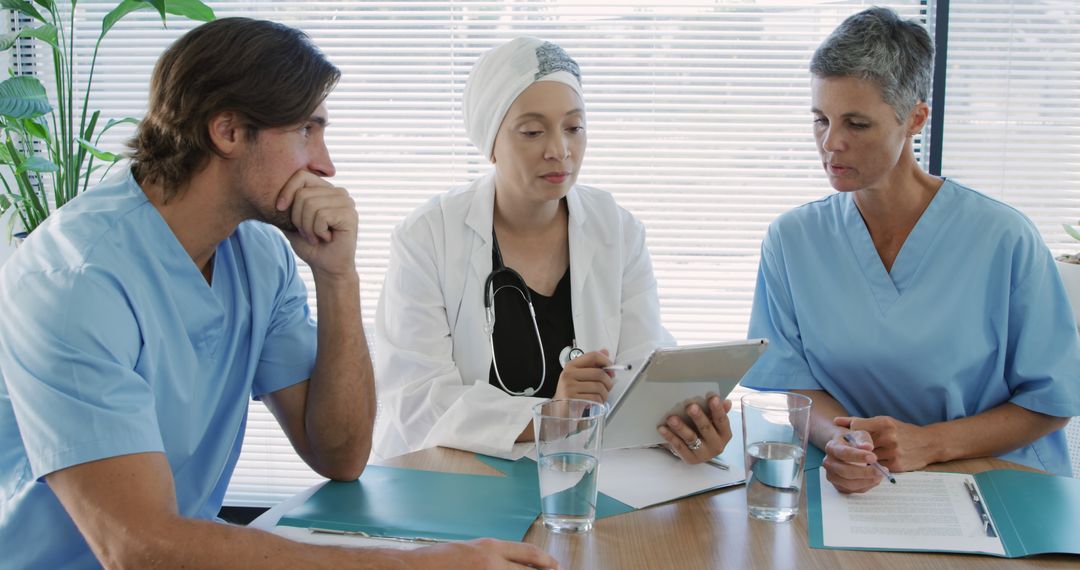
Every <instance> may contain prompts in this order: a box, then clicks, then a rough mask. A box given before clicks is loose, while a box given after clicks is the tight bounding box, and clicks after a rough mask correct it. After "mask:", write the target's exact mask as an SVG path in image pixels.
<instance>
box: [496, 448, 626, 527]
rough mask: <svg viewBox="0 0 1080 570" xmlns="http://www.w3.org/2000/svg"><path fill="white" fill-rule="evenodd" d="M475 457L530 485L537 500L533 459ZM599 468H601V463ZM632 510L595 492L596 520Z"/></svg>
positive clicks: (537, 478) (624, 504) (508, 476)
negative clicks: (513, 459)
mask: <svg viewBox="0 0 1080 570" xmlns="http://www.w3.org/2000/svg"><path fill="white" fill-rule="evenodd" d="M476 458H477V459H479V460H480V461H482V462H483V463H485V464H487V465H488V466H489V467H491V468H493V469H497V470H499V471H501V472H503V473H504V474H505V475H506V477H507V478H508V479H517V480H519V481H521V483H522V484H523V485H530V486H531V487H532V489H533V493H535V495H536V497H537V500H538V501H539V497H540V474H539V472H537V470H536V469H537V467H536V462H535V461H533V460H532V459H529V458H528V457H522V458H521V459H518V460H517V461H510V460H509V459H499V458H497V457H491V456H489V455H481V454H479V453H477V454H476ZM600 468H601V469H603V465H602V464H601V467H600ZM633 510H634V507H631V506H630V505H627V504H626V503H623V502H621V501H616V500H615V499H612V498H611V497H609V496H607V495H605V494H603V493H599V492H598V493H596V518H597V520H599V519H603V518H607V517H613V516H615V515H621V514H625V513H629V512H631V511H633Z"/></svg>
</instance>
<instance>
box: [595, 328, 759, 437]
mask: <svg viewBox="0 0 1080 570" xmlns="http://www.w3.org/2000/svg"><path fill="white" fill-rule="evenodd" d="M768 345H769V342H768V341H767V340H765V339H763V338H756V339H750V340H738V341H731V342H717V343H707V344H695V345H689V346H676V347H662V348H657V349H656V350H654V351H653V352H652V354H650V355H649V357H648V358H647V359H646V360H645V363H644V364H643V365H642V366H641V367H640V368H639V369H638V371H637V374H635V375H634V377H633V378H632V379H631V380H630V381H629V382H628V383H627V384H626V388H625V389H623V390H621V391H620V390H618V389H616V390H614V391H613V392H612V395H611V398H610V399H609V401H608V413H607V420H606V422H605V424H604V449H624V448H628V447H644V446H649V445H656V444H659V443H663V442H664V438H663V437H661V436H660V434H659V433H658V432H657V431H656V426H658V425H660V424H662V423H663V422H664V420H665V419H666V418H667V416H668V415H669V414H670V413H671V411H672V410H673V409H674V407H675V406H678V405H679V404H681V403H682V402H683V401H684V400H687V399H690V398H696V397H702V396H705V395H706V394H707V393H709V392H715V393H717V394H719V395H720V396H721V397H726V396H727V395H728V394H730V393H731V390H732V389H733V388H735V386H736V385H737V384H738V383H739V380H742V377H743V375H744V374H746V372H747V371H748V370H750V367H751V366H753V365H754V362H756V361H757V359H758V357H760V356H761V354H762V353H763V352H765V349H766V348H767V347H768Z"/></svg>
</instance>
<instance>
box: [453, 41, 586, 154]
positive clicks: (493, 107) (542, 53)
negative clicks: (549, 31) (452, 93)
mask: <svg viewBox="0 0 1080 570" xmlns="http://www.w3.org/2000/svg"><path fill="white" fill-rule="evenodd" d="M537 81H557V82H559V83H563V84H566V85H568V86H570V87H571V88H572V89H573V90H574V91H576V92H577V94H578V95H579V96H580V95H581V70H580V69H579V68H578V64H577V62H575V61H574V60H573V59H571V58H570V56H569V55H567V54H566V52H565V51H563V49H562V48H561V47H559V46H557V45H555V44H553V43H551V42H545V41H544V40H541V39H537V38H531V37H521V38H517V39H514V40H511V41H509V42H506V43H504V44H502V45H500V46H498V47H494V48H492V49H490V50H488V51H487V52H485V53H484V54H483V55H481V56H480V59H478V60H476V63H475V64H473V67H472V71H470V72H469V81H468V83H466V84H465V131H466V133H467V134H468V135H469V140H470V141H472V143H473V144H474V145H476V148H477V149H479V150H480V152H481V154H483V155H484V156H485V157H487V158H489V159H490V158H491V154H492V151H493V150H494V148H495V135H496V134H498V132H499V126H501V125H502V121H503V118H504V117H505V116H506V112H507V111H508V110H509V109H510V105H513V104H514V101H515V100H516V99H517V98H518V95H521V93H522V92H523V91H525V89H527V88H528V87H529V86H530V85H532V84H533V83H536V82H537Z"/></svg>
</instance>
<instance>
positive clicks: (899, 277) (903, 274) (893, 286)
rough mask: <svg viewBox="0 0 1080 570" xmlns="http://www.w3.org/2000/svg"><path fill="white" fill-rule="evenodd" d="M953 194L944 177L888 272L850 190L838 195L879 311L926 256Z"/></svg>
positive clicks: (911, 277)
mask: <svg viewBox="0 0 1080 570" xmlns="http://www.w3.org/2000/svg"><path fill="white" fill-rule="evenodd" d="M954 194H955V192H954V188H953V187H952V183H951V182H949V181H948V180H945V181H944V182H943V183H942V185H941V187H940V188H938V191H937V193H936V194H934V197H933V198H931V200H930V204H928V205H927V206H926V210H925V211H923V213H922V215H921V216H919V220H918V221H917V222H916V223H915V227H914V228H912V230H911V233H910V234H908V236H907V239H905V240H904V244H903V245H902V246H901V247H900V252H899V253H897V254H896V259H895V260H893V265H892V271H891V272H889V271H886V270H885V264H884V263H882V261H881V256H880V255H878V252H877V248H876V247H874V240H873V239H872V238H871V237H870V230H869V229H868V228H867V227H866V221H865V220H863V217H862V214H861V213H860V212H859V208H858V206H857V205H856V204H855V196H854V194H853V193H850V192H848V193H845V194H843V195H841V196H840V200H841V208H840V209H841V216H842V219H843V224H844V229H845V231H846V233H847V236H848V241H849V242H850V243H851V248H852V250H853V251H854V253H855V257H856V259H857V261H858V264H859V267H860V268H861V269H862V273H863V276H864V277H865V278H866V281H867V283H868V284H869V286H870V290H871V291H872V292H873V295H874V298H875V300H877V303H878V308H880V309H881V312H882V313H886V312H888V310H889V309H890V308H891V307H892V306H893V304H895V303H896V301H897V300H898V299H899V298H900V296H901V295H903V293H904V291H905V290H907V288H908V287H910V286H911V285H912V283H913V282H914V280H915V276H916V275H917V274H918V271H919V267H921V266H922V263H923V260H924V259H926V255H927V253H928V251H929V249H930V246H931V244H933V242H934V238H935V237H936V236H937V234H938V231H939V230H940V229H941V227H942V225H943V222H944V218H945V216H946V215H947V214H948V212H949V206H948V204H949V202H951V201H952V200H953V198H954Z"/></svg>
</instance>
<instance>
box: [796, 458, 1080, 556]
mask: <svg viewBox="0 0 1080 570" xmlns="http://www.w3.org/2000/svg"><path fill="white" fill-rule="evenodd" d="M898 477H899V475H898ZM973 477H974V479H975V482H976V484H977V486H978V490H979V493H980V494H981V495H982V497H983V499H984V500H985V505H986V510H987V512H988V513H989V515H990V518H991V520H992V521H993V526H994V529H995V530H996V532H997V534H998V536H999V538H1000V540H1001V543H1002V546H1003V547H1004V550H1005V554H1004V556H1005V557H1007V558H1019V557H1024V556H1033V555H1036V554H1080V479H1073V478H1069V477H1058V476H1055V475H1048V474H1045V473H1031V472H1026V471H1017V470H1013V469H998V470H994V471H986V472H983V473H979V474H976V475H974V476H973ZM805 484H806V492H807V495H806V507H807V508H806V517H807V523H808V527H809V533H808V534H809V543H810V546H811V547H813V548H837V547H831V546H826V545H825V541H824V528H823V524H822V518H823V517H822V510H821V483H820V477H819V473H818V472H817V471H812V472H807V473H806V483H805ZM842 549H843V550H922V551H927V550H932V549H927V548H924V549H900V548H896V549H893V548H889V549H884V548H880V549H879V548H849V547H844V548H842ZM937 551H939V552H968V553H972V554H979V553H980V552H977V551H971V550H959V549H958V550H944V549H938V550H937ZM984 554H985V553H984Z"/></svg>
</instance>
